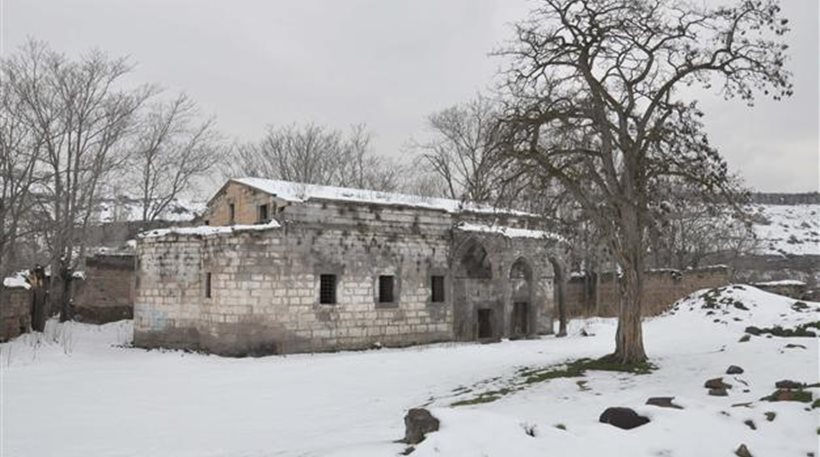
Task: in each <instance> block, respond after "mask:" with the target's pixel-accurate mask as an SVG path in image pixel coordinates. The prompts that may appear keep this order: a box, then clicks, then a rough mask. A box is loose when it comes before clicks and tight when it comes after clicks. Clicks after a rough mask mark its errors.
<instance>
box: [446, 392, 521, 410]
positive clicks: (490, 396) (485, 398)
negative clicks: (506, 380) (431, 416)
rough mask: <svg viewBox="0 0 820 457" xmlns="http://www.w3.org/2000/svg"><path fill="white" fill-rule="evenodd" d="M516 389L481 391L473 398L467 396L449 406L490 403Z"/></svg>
mask: <svg viewBox="0 0 820 457" xmlns="http://www.w3.org/2000/svg"><path fill="white" fill-rule="evenodd" d="M517 390H518V389H508V388H503V389H498V390H490V391H487V392H482V393H480V394H479V395H478V396H476V397H473V398H468V399H466V400H459V401H457V402H455V403H452V404H451V405H450V406H469V405H480V404H483V403H492V402H494V401H496V400H499V399H500V398H501V397H504V396H505V395H509V394H511V393H513V392H515V391H517Z"/></svg>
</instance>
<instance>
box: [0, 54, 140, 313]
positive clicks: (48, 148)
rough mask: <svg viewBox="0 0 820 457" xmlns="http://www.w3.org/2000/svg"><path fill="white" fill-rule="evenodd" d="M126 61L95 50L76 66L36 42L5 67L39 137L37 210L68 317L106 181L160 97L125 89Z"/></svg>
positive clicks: (53, 289)
mask: <svg viewBox="0 0 820 457" xmlns="http://www.w3.org/2000/svg"><path fill="white" fill-rule="evenodd" d="M130 71H131V66H130V65H129V63H128V62H127V61H126V60H125V59H115V58H110V57H108V56H107V55H106V54H104V53H102V52H100V51H92V52H90V53H88V54H86V55H84V56H82V57H80V58H79V59H77V60H71V59H68V58H67V57H65V56H64V55H62V54H60V53H57V52H55V51H53V50H51V49H50V48H48V47H47V46H46V45H45V44H43V43H40V42H35V41H30V42H28V43H27V44H26V45H24V46H23V47H22V48H21V49H20V50H19V51H17V52H16V53H15V54H13V55H12V56H11V57H9V58H8V59H7V60H5V61H4V62H3V74H4V77H5V79H6V80H7V81H8V86H7V88H8V90H10V91H12V92H13V93H14V96H15V97H17V98H19V100H20V106H21V108H22V109H21V110H20V112H19V114H20V119H21V120H22V121H23V122H24V123H25V125H26V126H27V127H28V128H30V129H31V130H32V134H33V135H34V138H35V143H36V144H37V145H38V146H39V152H40V155H39V157H38V163H37V165H36V167H37V169H38V172H40V173H43V176H44V185H43V186H42V194H41V195H40V197H39V198H38V203H39V204H40V205H42V211H41V212H40V214H42V215H44V217H45V220H43V221H42V223H41V228H42V230H43V235H44V237H45V239H46V242H47V243H48V247H49V252H50V257H51V259H50V266H51V282H50V292H49V302H50V304H49V306H50V307H51V309H52V310H55V309H57V308H59V309H60V318H61V320H65V319H68V318H69V314H70V308H69V306H68V305H69V303H68V300H69V296H68V295H69V294H68V292H69V287H70V281H71V273H72V268H73V267H74V266H75V264H76V262H77V261H78V259H81V258H82V257H83V256H84V252H85V242H84V241H83V237H82V236H81V234H82V233H83V231H84V230H85V228H86V227H87V226H88V223H89V219H90V218H91V215H92V214H93V210H94V207H95V204H96V202H97V201H98V199H99V197H100V196H99V191H100V189H101V188H102V187H103V185H104V183H105V181H106V177H107V176H109V174H110V173H111V172H112V171H113V170H115V169H116V168H117V167H119V166H121V165H122V164H123V163H124V160H125V154H124V153H123V151H122V148H121V146H122V143H123V139H124V138H125V137H126V136H127V135H128V134H130V133H131V129H132V128H133V126H134V119H135V113H136V111H137V109H138V108H139V107H140V106H141V105H142V104H143V103H144V102H145V100H146V99H147V98H148V97H150V96H151V95H152V94H153V93H154V89H153V88H152V87H150V86H142V87H139V88H137V89H134V90H123V89H120V88H119V86H120V85H121V84H122V82H123V81H122V80H123V76H125V75H126V74H128V73H129V72H130Z"/></svg>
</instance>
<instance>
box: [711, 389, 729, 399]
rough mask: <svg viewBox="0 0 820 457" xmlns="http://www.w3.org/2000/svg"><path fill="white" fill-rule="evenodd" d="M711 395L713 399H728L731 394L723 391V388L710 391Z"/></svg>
mask: <svg viewBox="0 0 820 457" xmlns="http://www.w3.org/2000/svg"><path fill="white" fill-rule="evenodd" d="M709 395H711V396H713V397H727V396H729V392H727V391H726V389H723V388H720V389H709Z"/></svg>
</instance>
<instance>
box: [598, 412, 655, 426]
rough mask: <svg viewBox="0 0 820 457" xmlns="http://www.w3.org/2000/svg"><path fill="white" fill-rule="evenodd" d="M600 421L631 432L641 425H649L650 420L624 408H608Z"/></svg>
mask: <svg viewBox="0 0 820 457" xmlns="http://www.w3.org/2000/svg"><path fill="white" fill-rule="evenodd" d="M598 421H599V422H601V423H604V424H610V425H614V426H615V427H618V428H622V429H624V430H631V429H633V428H636V427H640V426H641V425H644V424H647V423H649V418H648V417H644V416H641V415H639V414H638V413H636V412H635V411H634V410H633V409H630V408H623V407H613V408H607V409H606V410H605V411H604V412H603V413H601V417H600V418H598Z"/></svg>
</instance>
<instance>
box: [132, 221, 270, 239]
mask: <svg viewBox="0 0 820 457" xmlns="http://www.w3.org/2000/svg"><path fill="white" fill-rule="evenodd" d="M279 227H281V226H280V225H279V223H278V222H276V221H275V220H271V221H270V222H268V223H267V224H255V225H227V226H210V225H200V226H197V227H170V228H164V229H157V230H149V231H147V232H142V233H140V234H139V235H137V236H138V237H139V238H158V237H164V236H168V235H194V236H201V237H207V236H215V235H225V234H230V233H238V232H251V231H256V230H271V229H276V228H279Z"/></svg>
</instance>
